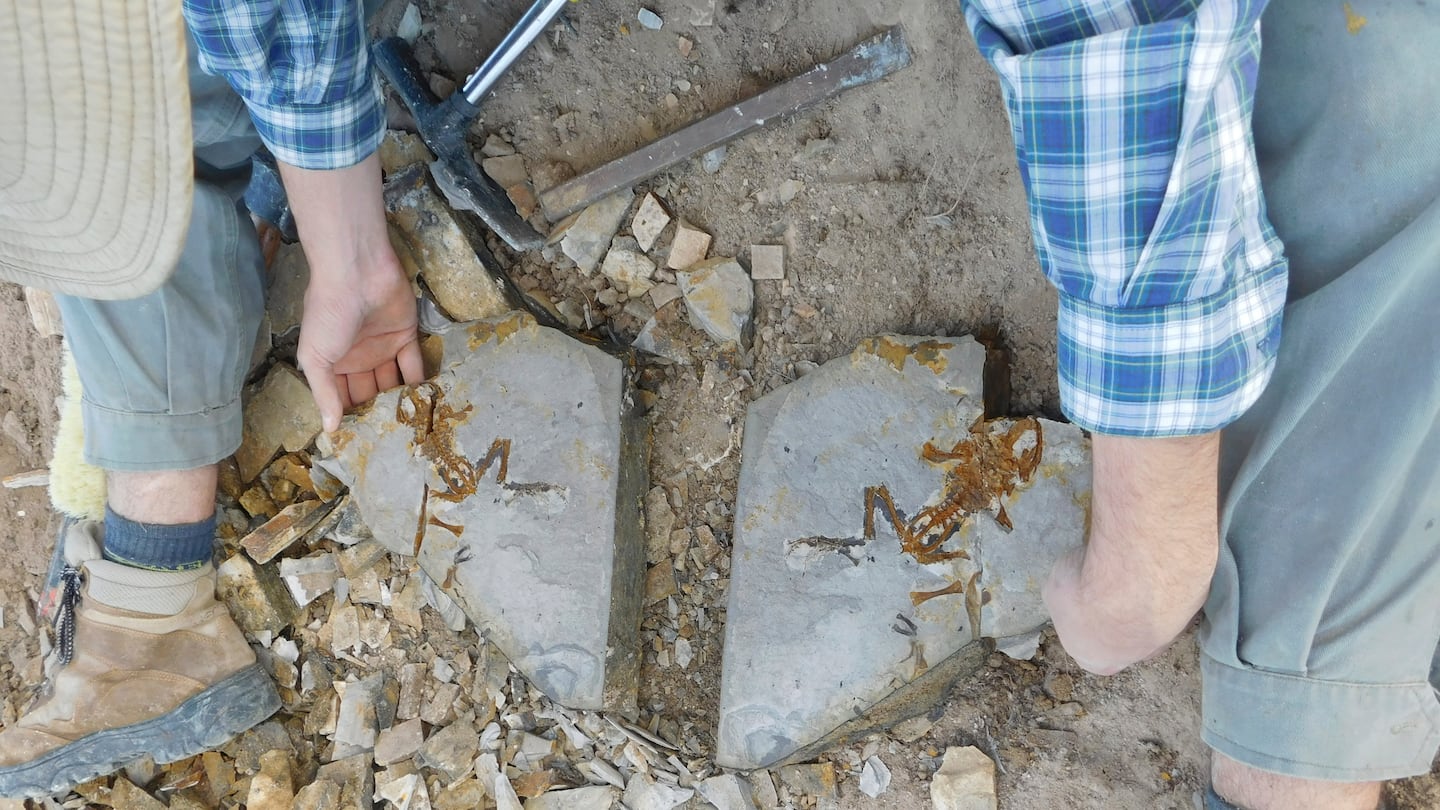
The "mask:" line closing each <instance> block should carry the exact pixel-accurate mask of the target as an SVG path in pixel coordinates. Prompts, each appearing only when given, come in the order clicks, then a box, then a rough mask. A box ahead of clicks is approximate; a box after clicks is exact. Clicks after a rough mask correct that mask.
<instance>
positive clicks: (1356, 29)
mask: <svg viewBox="0 0 1440 810" xmlns="http://www.w3.org/2000/svg"><path fill="white" fill-rule="evenodd" d="M1369 23H1370V21H1369V20H1367V19H1365V18H1364V17H1362V16H1360V15H1359V14H1356V13H1355V9H1353V8H1351V7H1350V4H1349V3H1346V4H1345V30H1346V31H1349V32H1350V34H1351V35H1352V36H1353V35H1355V34H1358V33H1360V29H1361V28H1364V27H1365V26H1366V25H1368V24H1369Z"/></svg>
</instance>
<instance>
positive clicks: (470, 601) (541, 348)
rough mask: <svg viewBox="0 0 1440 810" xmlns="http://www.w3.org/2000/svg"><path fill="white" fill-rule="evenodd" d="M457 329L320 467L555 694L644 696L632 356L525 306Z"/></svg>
mask: <svg viewBox="0 0 1440 810" xmlns="http://www.w3.org/2000/svg"><path fill="white" fill-rule="evenodd" d="M444 341H445V344H446V345H445V351H444V356H445V357H447V358H461V359H460V360H459V361H458V362H451V363H450V364H449V366H448V367H447V368H446V369H444V370H443V371H442V372H441V373H440V374H439V375H438V376H437V377H436V378H435V379H434V380H432V381H430V382H427V383H422V384H421V385H418V386H408V387H405V388H400V389H395V390H391V391H387V392H385V393H382V394H381V395H380V396H379V397H377V398H376V400H375V401H374V403H373V405H371V406H370V407H369V408H367V409H366V410H364V411H363V412H361V413H359V414H357V415H355V416H352V417H348V418H347V419H346V421H345V422H344V424H343V425H342V427H341V429H340V430H339V431H337V432H336V433H335V434H333V435H332V436H330V437H328V438H327V440H326V442H324V443H322V444H323V445H325V446H322V448H321V449H322V450H324V451H325V454H326V458H324V459H322V460H321V461H320V463H321V465H322V466H324V467H325V468H326V469H328V470H330V471H331V472H332V473H333V474H335V475H336V476H337V477H339V478H340V479H341V480H343V481H345V482H346V483H347V484H349V486H350V487H351V491H352V493H353V498H354V500H355V503H356V504H357V505H358V506H359V509H360V513H361V516H362V517H363V518H364V520H365V523H366V524H367V525H369V527H370V530H371V532H373V534H374V536H375V538H376V540H378V541H380V542H381V543H382V544H384V545H385V547H386V548H388V549H390V550H391V551H392V552H395V553H399V554H407V555H414V556H416V557H418V559H419V563H420V566H421V567H422V568H423V569H424V570H425V572H426V573H427V574H429V576H430V577H431V578H432V579H433V580H434V581H435V582H436V583H437V584H438V585H439V586H440V588H442V589H443V591H444V592H445V593H446V594H448V595H449V596H451V597H452V598H454V600H455V601H456V602H458V603H459V605H460V606H461V607H462V608H463V609H464V611H465V613H466V614H467V615H468V616H469V617H470V618H471V620H472V621H474V622H475V624H476V625H477V626H478V627H479V628H480V630H481V632H482V633H483V634H485V635H486V636H487V637H488V638H489V639H490V640H491V641H493V642H494V643H495V644H496V645H497V646H498V647H499V648H500V650H501V651H502V652H504V653H505V655H506V656H507V657H508V658H509V659H510V660H511V661H512V662H513V663H514V664H515V665H516V667H518V668H519V669H520V671H521V672H523V673H524V674H525V676H526V677H527V678H529V679H530V680H531V681H532V682H533V683H535V684H536V685H538V686H539V687H540V688H541V689H543V690H544V691H545V693H546V694H547V695H549V696H550V697H551V698H553V699H554V700H556V701H557V702H559V703H561V704H564V705H566V706H569V707H572V708H577V709H600V708H606V709H613V708H622V707H625V706H627V705H631V704H633V702H634V699H635V676H636V666H637V661H638V658H637V654H638V647H637V645H638V634H639V617H640V599H641V597H642V588H643V571H644V567H645V566H644V538H643V534H642V532H641V531H640V515H639V503H640V502H641V499H642V497H643V494H644V491H645V484H644V482H645V457H644V451H643V447H644V446H645V442H644V441H643V432H642V431H643V428H641V427H637V425H638V424H640V423H638V422H636V421H635V420H634V419H631V418H630V417H629V416H628V402H629V398H628V397H627V394H626V372H625V370H624V368H623V363H622V362H621V360H619V359H618V358H616V357H614V356H611V355H609V354H606V353H605V352H603V351H601V350H600V349H597V348H595V347H593V346H589V345H586V344H583V343H580V342H578V341H575V340H573V339H571V338H569V337H567V336H565V335H564V334H562V333H561V332H558V331H556V330H553V329H547V328H544V327H541V326H538V325H537V324H536V323H535V321H534V319H532V318H531V317H530V316H529V315H524V314H520V313H515V314H512V315H510V316H508V317H505V318H501V319H496V320H490V321H479V322H476V323H473V324H468V325H464V326H461V327H457V328H456V329H454V330H452V331H450V332H449V333H447V334H446V335H445V336H444Z"/></svg>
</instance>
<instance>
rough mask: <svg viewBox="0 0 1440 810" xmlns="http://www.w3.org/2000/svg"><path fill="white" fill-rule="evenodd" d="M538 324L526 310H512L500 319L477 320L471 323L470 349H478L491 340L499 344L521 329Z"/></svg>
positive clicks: (528, 328) (527, 328)
mask: <svg viewBox="0 0 1440 810" xmlns="http://www.w3.org/2000/svg"><path fill="white" fill-rule="evenodd" d="M536 326H537V324H536V323H535V319H534V318H533V317H531V315H530V314H529V313H526V312H512V313H510V314H509V315H508V316H506V317H504V318H501V319H499V320H492V321H476V322H475V323H473V324H471V325H470V349H471V350H472V351H473V350H475V349H478V348H480V347H481V346H483V345H485V344H486V343H489V342H490V341H491V340H494V341H495V344H496V345H497V346H498V345H499V344H501V343H504V342H505V341H506V340H509V339H510V337H511V336H513V335H515V334H516V333H518V332H519V331H520V330H522V329H524V330H527V331H528V330H530V329H534V328H535V327H536Z"/></svg>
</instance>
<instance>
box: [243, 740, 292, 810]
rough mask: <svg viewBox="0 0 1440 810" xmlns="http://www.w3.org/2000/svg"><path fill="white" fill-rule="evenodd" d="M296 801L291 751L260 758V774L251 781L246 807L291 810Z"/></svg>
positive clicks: (278, 752) (261, 809)
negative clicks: (291, 768)
mask: <svg viewBox="0 0 1440 810" xmlns="http://www.w3.org/2000/svg"><path fill="white" fill-rule="evenodd" d="M294 800H295V786H294V778H293V776H292V774H291V772H290V752H289V751H283V750H282V751H269V752H266V753H265V754H264V755H262V756H261V757H260V772H259V773H257V774H255V777H254V778H253V779H251V780H250V792H249V794H248V795H247V797H246V800H245V806H246V807H247V808H253V810H290V805H291V803H292V802H293V801H294Z"/></svg>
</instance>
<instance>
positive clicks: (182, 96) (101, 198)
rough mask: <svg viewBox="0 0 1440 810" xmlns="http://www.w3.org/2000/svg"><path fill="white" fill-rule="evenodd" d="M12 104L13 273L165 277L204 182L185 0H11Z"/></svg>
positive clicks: (111, 293) (6, 123)
mask: <svg viewBox="0 0 1440 810" xmlns="http://www.w3.org/2000/svg"><path fill="white" fill-rule="evenodd" d="M0 111H3V112H0V115H3V117H4V120H3V122H0V279H4V280H7V281H15V282H19V283H21V284H26V285H29V286H34V287H41V288H44V289H48V290H51V291H53V292H59V293H65V294H69V295H78V296H84V297H86V298H107V299H113V298H133V297H136V296H140V295H144V294H145V293H148V292H150V291H152V290H154V289H155V288H156V287H158V286H160V284H161V283H162V282H163V281H164V280H165V278H166V277H167V276H169V274H170V272H171V271H172V270H173V269H174V267H175V263H176V261H177V260H178V258H179V256H180V250H181V247H182V245H183V243H184V237H185V232H186V229H187V228H188V227H189V221H190V205H191V184H192V182H193V161H192V158H191V150H192V144H191V135H190V91H189V84H188V80H187V75H186V51H185V27H184V21H183V19H182V17H181V14H180V2H179V0H0Z"/></svg>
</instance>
